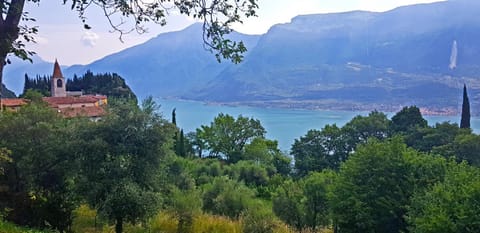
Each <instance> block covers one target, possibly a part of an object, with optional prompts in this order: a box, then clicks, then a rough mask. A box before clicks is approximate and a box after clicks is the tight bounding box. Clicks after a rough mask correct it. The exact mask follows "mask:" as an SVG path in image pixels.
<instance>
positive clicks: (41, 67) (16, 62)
mask: <svg viewBox="0 0 480 233" xmlns="http://www.w3.org/2000/svg"><path fill="white" fill-rule="evenodd" d="M11 60H12V64H8V65H7V66H5V69H4V73H3V78H4V79H3V82H4V84H5V85H6V86H7V87H8V88H9V89H10V90H12V91H14V92H15V93H16V94H17V95H19V94H21V93H22V91H23V84H24V80H25V74H27V75H28V76H29V77H35V76H36V75H51V74H52V72H53V61H52V62H46V61H44V60H42V59H41V58H40V57H39V56H37V55H34V56H33V57H32V60H33V62H29V61H22V60H20V59H18V58H15V57H13V58H11ZM63 68H65V66H62V69H63Z"/></svg>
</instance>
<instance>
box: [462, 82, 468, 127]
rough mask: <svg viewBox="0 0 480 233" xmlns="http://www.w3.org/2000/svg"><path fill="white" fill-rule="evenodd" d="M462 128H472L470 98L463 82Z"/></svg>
mask: <svg viewBox="0 0 480 233" xmlns="http://www.w3.org/2000/svg"><path fill="white" fill-rule="evenodd" d="M460 128H470V101H469V100H468V95H467V85H466V84H463V103H462V118H461V120H460Z"/></svg>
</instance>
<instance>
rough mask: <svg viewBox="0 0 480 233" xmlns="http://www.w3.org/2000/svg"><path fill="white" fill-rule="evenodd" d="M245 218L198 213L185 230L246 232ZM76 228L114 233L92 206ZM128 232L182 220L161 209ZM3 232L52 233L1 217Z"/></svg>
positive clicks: (151, 231) (164, 229)
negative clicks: (236, 218)
mask: <svg viewBox="0 0 480 233" xmlns="http://www.w3.org/2000/svg"><path fill="white" fill-rule="evenodd" d="M243 221H244V220H242V219H240V220H232V219H230V218H227V217H223V216H214V215H208V214H203V213H201V214H196V215H195V217H194V219H193V223H192V227H191V232H182V233H242V232H243V231H244V229H243V228H244V226H245V223H244V222H243ZM72 230H73V231H74V232H76V233H114V232H115V229H114V226H113V225H109V224H108V223H107V222H105V221H101V220H100V218H98V217H97V213H96V212H95V210H92V209H90V208H89V207H88V206H86V205H82V206H80V207H79V208H78V209H77V210H75V219H74V221H73V225H72ZM124 232H125V233H179V231H178V219H177V218H176V217H175V215H174V214H173V213H171V212H168V211H161V212H160V213H158V214H157V215H156V216H155V217H153V218H152V219H150V221H149V222H148V223H147V224H146V225H142V224H137V225H131V224H125V226H124ZM272 232H273V233H332V232H333V231H332V230H331V229H323V230H317V231H312V230H304V231H301V232H297V231H295V230H293V229H291V228H289V227H288V226H287V225H285V224H284V223H282V222H280V221H278V220H275V221H274V224H273V231H272ZM0 233H52V232H50V231H40V230H35V229H29V228H24V227H19V226H16V225H14V224H11V223H8V222H3V221H1V220H0Z"/></svg>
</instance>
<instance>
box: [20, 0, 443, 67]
mask: <svg viewBox="0 0 480 233" xmlns="http://www.w3.org/2000/svg"><path fill="white" fill-rule="evenodd" d="M437 1H439V0H258V3H259V8H260V9H259V10H258V11H257V13H258V17H254V18H248V19H246V20H244V23H243V24H237V25H234V27H233V28H234V29H235V30H237V31H239V32H241V33H246V34H263V33H265V32H267V31H268V29H269V28H270V27H271V26H272V25H274V24H279V23H288V22H290V20H291V19H292V18H293V17H295V16H297V15H304V14H316V13H334V12H345V11H352V10H367V11H375V12H383V11H388V10H391V9H394V8H396V7H399V6H404V5H411V4H419V3H430V2H437ZM61 2H62V1H59V0H49V1H41V3H40V4H35V3H32V2H28V3H27V5H26V11H27V12H29V16H30V17H33V18H35V19H36V21H35V22H33V23H31V24H30V25H33V26H38V29H39V32H38V34H37V35H36V36H35V37H36V43H35V44H31V43H29V44H27V49H28V50H32V51H35V52H36V53H37V55H38V56H40V57H41V58H42V59H43V60H45V61H49V62H53V61H54V60H55V59H58V61H59V63H61V65H73V64H88V63H91V62H93V61H95V60H98V59H100V58H102V57H105V56H107V55H109V54H112V53H116V52H119V51H121V50H123V49H126V48H129V47H132V46H134V45H137V44H140V43H143V42H145V41H147V40H149V39H151V38H153V37H155V36H157V35H158V34H159V33H163V32H168V31H178V30H181V29H183V28H185V27H187V26H188V25H190V24H192V23H194V22H195V21H194V20H193V19H192V18H189V17H186V16H183V15H178V14H175V13H172V14H170V15H169V16H168V18H167V25H166V26H163V27H162V26H160V25H155V24H153V25H148V30H149V31H148V33H144V34H138V33H135V32H132V33H130V34H127V35H124V36H123V37H122V41H121V40H120V39H119V34H118V33H112V32H111V28H110V26H109V24H108V21H107V20H106V18H105V17H104V16H103V12H101V11H100V10H99V9H96V8H90V9H89V11H88V13H87V23H88V24H89V25H90V26H92V29H90V30H85V29H83V24H82V22H81V20H80V19H79V18H78V15H77V13H76V12H74V11H72V10H70V7H69V6H68V5H62V4H61ZM198 36H199V37H200V36H201V35H198Z"/></svg>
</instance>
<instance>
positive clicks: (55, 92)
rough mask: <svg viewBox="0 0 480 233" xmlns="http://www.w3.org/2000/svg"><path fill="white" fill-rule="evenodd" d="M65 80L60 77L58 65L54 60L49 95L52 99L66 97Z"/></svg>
mask: <svg viewBox="0 0 480 233" xmlns="http://www.w3.org/2000/svg"><path fill="white" fill-rule="evenodd" d="M65 84H66V83H65V78H64V77H63V75H62V71H61V70H60V65H59V64H58V62H57V59H55V65H54V66H53V76H52V80H51V89H50V92H51V95H52V97H65V96H67V91H66V87H65Z"/></svg>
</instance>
